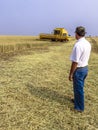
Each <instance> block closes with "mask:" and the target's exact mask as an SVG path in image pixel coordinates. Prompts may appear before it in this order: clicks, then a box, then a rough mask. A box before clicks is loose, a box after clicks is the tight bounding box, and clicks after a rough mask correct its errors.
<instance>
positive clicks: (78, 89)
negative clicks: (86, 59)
mask: <svg viewBox="0 0 98 130" xmlns="http://www.w3.org/2000/svg"><path fill="white" fill-rule="evenodd" d="M87 74H88V67H83V68H77V69H76V70H75V72H74V74H73V90H74V109H76V110H80V111H84V81H85V78H86V76H87Z"/></svg>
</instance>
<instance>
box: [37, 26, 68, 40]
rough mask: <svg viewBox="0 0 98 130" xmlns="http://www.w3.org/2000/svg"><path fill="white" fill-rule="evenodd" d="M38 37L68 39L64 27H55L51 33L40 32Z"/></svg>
mask: <svg viewBox="0 0 98 130" xmlns="http://www.w3.org/2000/svg"><path fill="white" fill-rule="evenodd" d="M39 37H40V39H50V40H52V41H61V42H63V41H69V36H68V32H67V30H65V29H64V28H55V29H54V30H53V34H44V33H41V34H40V35H39Z"/></svg>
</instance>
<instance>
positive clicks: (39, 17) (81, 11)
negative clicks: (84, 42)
mask: <svg viewBox="0 0 98 130" xmlns="http://www.w3.org/2000/svg"><path fill="white" fill-rule="evenodd" d="M80 25H82V26H85V28H86V31H87V35H94V36H98V0H0V35H38V34H39V33H51V32H52V30H53V29H54V28H56V27H64V28H66V29H67V30H68V32H69V34H71V35H74V31H75V28H76V27H77V26H80Z"/></svg>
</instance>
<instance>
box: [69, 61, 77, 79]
mask: <svg viewBox="0 0 98 130" xmlns="http://www.w3.org/2000/svg"><path fill="white" fill-rule="evenodd" d="M77 64H78V63H77V62H72V64H71V69H70V73H69V80H70V81H72V79H73V73H74V71H75V70H76V68H77Z"/></svg>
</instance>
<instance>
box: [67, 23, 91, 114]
mask: <svg viewBox="0 0 98 130" xmlns="http://www.w3.org/2000/svg"><path fill="white" fill-rule="evenodd" d="M85 33H86V32H85V28H84V27H82V26H79V27H77V28H76V30H75V38H76V39H77V42H76V43H75V45H74V47H73V51H72V54H71V57H70V60H71V61H72V64H71V69H70V73H69V80H70V81H73V90H74V99H72V101H73V102H74V109H75V111H79V112H83V111H84V81H85V78H86V76H87V74H88V60H89V57H90V52H91V45H90V43H89V42H88V41H87V40H86V39H85Z"/></svg>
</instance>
